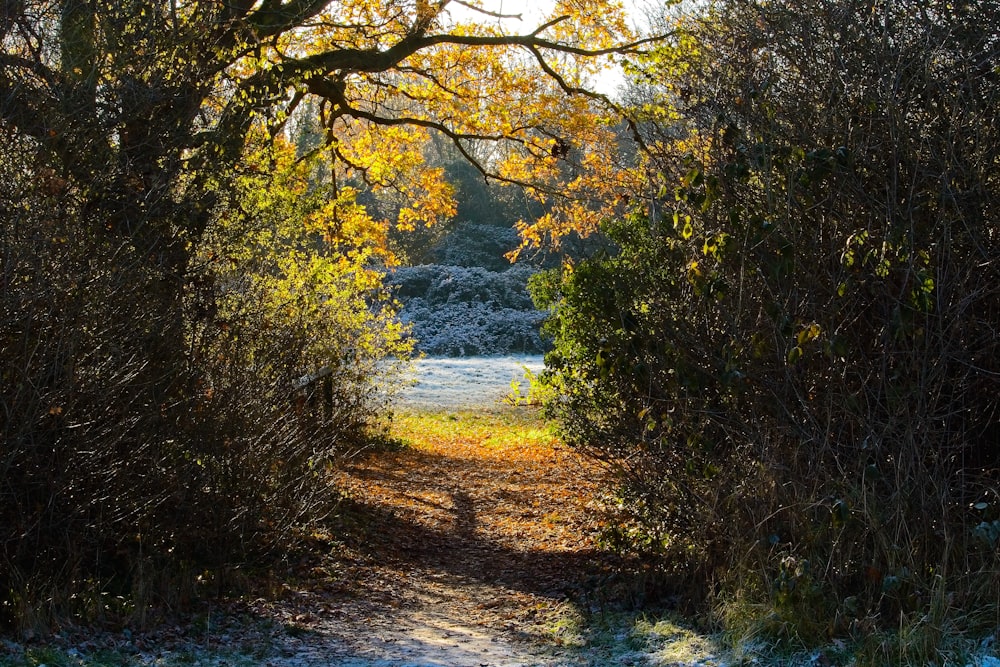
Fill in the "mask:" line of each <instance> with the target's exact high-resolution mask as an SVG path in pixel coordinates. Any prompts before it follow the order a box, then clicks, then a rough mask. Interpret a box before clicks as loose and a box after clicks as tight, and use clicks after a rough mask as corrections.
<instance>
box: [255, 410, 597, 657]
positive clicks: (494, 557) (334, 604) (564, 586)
mask: <svg viewBox="0 0 1000 667" xmlns="http://www.w3.org/2000/svg"><path fill="white" fill-rule="evenodd" d="M421 419H422V422H421V423H420V424H417V421H420V420H421ZM510 419H511V417H509V416H508V417H505V418H500V417H497V416H491V415H484V416H480V417H479V418H477V417H475V416H473V417H463V418H462V420H461V422H462V424H463V429H465V430H464V431H463V432H462V433H457V432H455V431H454V430H453V429H454V428H455V427H456V426H457V425H458V421H459V420H457V419H455V418H454V417H450V416H448V415H447V414H441V415H438V416H436V417H433V418H429V417H426V416H424V417H422V418H419V419H418V418H411V421H410V422H409V423H406V422H405V421H404V423H403V424H402V425H401V426H399V427H397V433H399V434H400V435H401V436H402V437H403V438H405V439H406V440H408V442H407V443H406V444H407V445H408V446H406V447H405V448H401V449H398V450H396V451H390V452H377V453H373V454H372V455H371V456H368V457H365V458H363V459H359V460H355V461H353V462H352V463H351V464H349V465H348V466H347V467H346V468H345V469H344V470H343V471H342V472H341V473H339V474H338V478H337V480H336V482H337V485H338V486H339V487H340V488H341V489H343V490H344V492H345V494H346V499H345V501H344V505H343V510H344V512H343V515H342V518H341V519H340V524H341V525H340V533H341V534H342V535H344V536H345V541H344V543H343V545H342V549H343V551H342V552H341V553H339V554H337V556H338V557H337V558H336V559H334V560H332V561H331V562H335V563H337V565H336V567H337V568H338V570H337V571H336V572H328V571H325V572H318V573H317V574H318V575H319V576H318V577H317V581H316V582H315V583H316V584H320V586H319V587H316V586H313V587H304V588H303V590H302V591H301V592H300V595H299V598H298V600H296V601H295V603H294V604H284V605H282V606H281V607H280V608H273V609H271V610H270V611H271V613H274V612H277V613H279V614H281V615H282V616H283V618H282V621H283V622H284V623H285V625H286V627H292V628H298V629H299V631H297V632H294V631H293V632H292V633H291V635H292V636H290V637H288V638H287V639H285V640H283V647H282V650H283V655H282V656H281V659H280V664H290V663H292V662H294V663H295V664H300V665H307V664H308V665H344V666H348V667H363V666H375V665H386V666H388V665H394V666H398V665H412V666H417V665H420V666H431V665H449V666H451V667H466V666H468V667H481V666H484V665H489V666H490V667H497V666H501V665H503V666H513V665H586V664H602V657H601V656H600V655H596V654H594V653H593V651H583V650H581V649H580V647H578V646H572V645H569V646H567V645H566V644H567V643H568V642H569V641H570V640H571V639H572V638H571V637H570V636H569V635H570V633H569V632H568V629H567V628H565V627H562V625H563V624H565V623H566V619H567V617H568V616H569V617H572V613H571V610H569V609H567V606H568V605H569V602H568V600H570V599H575V600H579V599H580V596H581V592H582V590H583V588H582V587H583V585H584V584H585V583H586V579H587V578H588V577H593V576H598V575H599V574H600V570H601V568H602V567H603V566H604V565H605V563H602V558H601V557H600V555H599V553H598V551H597V550H596V548H595V545H594V541H593V535H594V532H595V530H596V528H597V526H596V521H597V515H596V513H595V512H594V496H595V494H596V492H597V482H598V480H599V475H600V471H599V470H598V469H596V468H595V466H594V465H593V464H591V463H589V462H587V461H584V460H582V459H581V458H580V457H578V456H576V455H575V454H573V453H572V452H569V451H567V450H566V449H564V448H561V447H559V446H558V445H557V444H556V442H555V441H554V440H553V439H552V438H551V437H550V436H547V435H545V434H544V432H542V431H540V430H538V429H537V427H536V428H534V429H532V428H531V427H530V422H529V427H525V426H524V424H520V425H519V428H514V429H513V435H511V431H508V432H507V433H497V432H496V431H498V430H502V429H509V428H510V421H509V420H510ZM514 419H515V421H516V420H517V418H516V417H515V418H514ZM404 420H405V417H404ZM428 420H429V421H430V423H428ZM435 420H437V422H439V423H434V421H435ZM470 420H471V423H472V424H473V428H472V429H471V432H469V423H470ZM449 422H454V425H452V424H450V423H449ZM408 427H412V428H413V431H414V434H411V435H410V436H409V437H407V435H406V433H405V431H406V429H407V428H408ZM401 431H402V432H401ZM417 431H419V433H416V432H417ZM316 566H317V567H319V568H322V567H323V564H322V563H321V562H318V563H317V564H316ZM292 599H293V600H294V599H295V598H294V597H292ZM564 635H565V636H564ZM275 664H278V663H275Z"/></svg>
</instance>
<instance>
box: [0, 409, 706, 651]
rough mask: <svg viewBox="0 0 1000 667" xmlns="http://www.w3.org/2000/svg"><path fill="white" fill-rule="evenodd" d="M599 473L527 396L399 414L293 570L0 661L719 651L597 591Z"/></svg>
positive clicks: (360, 461) (342, 478)
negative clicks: (118, 628)
mask: <svg viewBox="0 0 1000 667" xmlns="http://www.w3.org/2000/svg"><path fill="white" fill-rule="evenodd" d="M601 475H602V471H601V470H600V469H599V468H598V467H596V466H595V465H594V464H593V463H592V462H589V461H587V460H584V459H583V458H581V457H580V456H578V455H576V454H575V453H573V452H571V451H569V450H567V449H566V448H564V447H563V446H561V445H560V444H559V443H558V441H557V440H556V439H555V438H554V437H552V436H551V435H550V434H549V433H548V432H547V431H546V430H545V428H544V427H543V425H542V424H541V422H540V421H539V420H538V419H537V417H536V416H535V415H534V414H533V413H531V412H530V411H528V410H525V409H520V408H506V409H502V410H492V411H480V412H462V413H454V412H426V411H422V412H410V413H402V414H400V415H397V418H396V420H395V425H394V427H393V431H392V434H391V438H390V444H389V445H387V446H386V447H383V448H380V449H379V450H375V451H371V452H369V453H367V454H365V455H362V456H359V457H355V458H353V459H352V460H350V461H349V462H347V463H346V464H345V465H343V466H342V467H340V469H339V472H337V474H336V478H335V479H334V480H333V482H334V488H336V489H339V490H340V491H341V492H342V493H343V496H344V497H343V501H342V502H341V505H340V511H339V512H338V514H337V517H336V519H335V522H334V524H333V525H331V526H330V530H329V534H325V535H316V536H315V541H314V543H309V544H303V545H302V549H301V550H300V551H299V554H298V555H296V557H295V558H296V560H295V561H294V562H292V563H291V564H290V571H291V572H293V573H294V576H293V577H292V578H291V579H290V581H292V582H294V583H289V582H282V583H281V584H280V585H279V586H277V589H276V590H275V594H274V595H272V596H269V597H268V598H267V599H266V600H265V599H263V598H262V599H258V600H256V601H245V602H241V603H238V604H236V605H231V606H223V607H219V608H216V609H215V611H214V612H213V611H211V610H209V611H208V612H207V613H206V614H204V615H202V617H201V619H200V621H199V622H198V623H196V624H195V625H194V626H193V627H192V626H191V624H190V623H187V624H184V623H181V624H178V625H177V626H175V627H169V626H168V627H165V628H163V629H161V630H159V631H157V632H153V633H148V634H143V635H139V634H136V635H135V636H133V635H131V634H129V633H128V632H125V633H124V634H121V633H118V634H114V635H109V636H104V637H96V636H91V637H87V638H83V637H81V636H79V635H77V636H75V637H74V636H66V637H65V639H64V641H63V642H62V644H61V646H60V648H59V650H57V651H53V650H50V651H49V652H47V653H46V652H45V651H40V650H38V649H31V648H30V646H29V647H28V648H26V647H25V646H19V645H14V644H10V643H8V646H7V647H6V648H7V651H6V653H7V655H8V656H11V657H8V658H6V659H5V658H4V657H3V654H4V652H5V651H4V650H3V649H4V647H3V646H0V665H2V666H6V665H12V666H17V667H20V666H22V665H40V664H46V665H47V666H48V667H52V666H53V665H66V666H67V667H69V666H70V665H73V666H76V665H83V666H85V667H97V666H98V665H101V666H102V667H103V666H104V665H108V666H110V665H164V666H170V667H173V666H175V665H218V666H221V665H229V666H245V667H249V666H250V665H253V666H257V667H262V666H265V665H268V666H274V667H278V666H285V665H287V666H290V667H306V666H317V667H318V666H324V667H325V666H341V667H390V666H392V667H435V666H442V667H445V666H447V667H486V666H489V667H514V666H528V665H538V666H546V667H550V666H556V665H565V666H584V665H586V666H598V665H650V664H651V665H682V664H683V665H705V666H708V665H719V664H722V662H721V661H720V660H718V659H716V658H715V657H713V656H714V654H715V648H716V647H715V646H713V645H712V644H711V642H709V641H708V640H707V639H705V638H702V637H699V636H697V635H695V634H693V633H690V632H688V631H685V630H682V629H681V628H677V627H676V626H673V625H669V624H668V625H667V626H663V625H662V624H661V625H659V626H657V627H655V628H654V627H653V626H652V625H649V624H647V627H646V628H645V630H644V631H643V632H641V633H637V632H636V631H635V629H636V627H637V625H636V620H637V616H636V615H635V614H631V615H628V614H625V615H622V614H621V613H620V612H611V611H609V610H610V609H612V605H609V604H606V602H607V601H606V600H602V599H598V598H596V597H594V594H593V592H592V591H595V590H605V589H606V588H605V587H602V586H598V585H596V584H600V583H602V582H604V581H605V579H606V577H607V575H608V573H609V572H611V571H612V570H613V569H614V567H615V563H614V560H613V559H612V558H611V557H610V556H609V555H607V554H605V553H602V552H601V551H600V549H598V546H597V540H596V535H597V533H598V531H599V529H600V521H601V519H600V516H601V514H600V512H599V511H598V510H599V508H598V503H597V502H596V497H597V493H598V488H599V486H600V484H599V482H600V479H601ZM247 619H251V620H249V621H248V620H247ZM664 627H666V629H664ZM32 651H34V652H32ZM100 656H108V657H107V659H103V658H101V657H100Z"/></svg>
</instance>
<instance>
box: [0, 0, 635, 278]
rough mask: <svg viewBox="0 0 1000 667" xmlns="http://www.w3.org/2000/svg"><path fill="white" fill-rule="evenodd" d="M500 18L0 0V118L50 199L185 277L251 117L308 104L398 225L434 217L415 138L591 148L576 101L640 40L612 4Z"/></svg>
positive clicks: (329, 6)
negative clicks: (515, 20)
mask: <svg viewBox="0 0 1000 667" xmlns="http://www.w3.org/2000/svg"><path fill="white" fill-rule="evenodd" d="M453 9H459V10H461V11H462V12H464V13H465V14H467V15H470V16H472V17H473V19H474V20H473V21H471V22H462V21H459V20H456V18H455V16H454V15H453V14H452V11H453ZM507 23H509V22H507ZM507 23H505V22H504V20H503V19H502V17H501V15H500V14H498V13H496V12H492V11H489V8H488V7H486V6H484V3H480V2H468V3H467V2H457V1H454V0H441V1H439V2H427V1H425V0H416V1H415V2H408V1H406V0H351V1H348V2H329V1H320V0H286V1H284V2H281V1H276V0H258V1H256V2H251V1H239V2H236V1H233V2H215V1H213V2H206V1H200V0H199V1H193V2H183V1H181V0H171V1H170V2H137V1H132V2H110V1H104V0H63V1H61V2H53V1H47V0H42V1H36V2H31V1H27V2H6V3H4V4H3V6H2V8H0V35H2V39H3V52H2V55H0V117H2V120H3V124H4V125H5V126H6V130H7V132H9V133H12V134H15V135H19V136H22V137H27V138H29V140H30V141H29V143H30V144H31V145H32V146H33V147H34V149H35V150H37V151H38V154H39V160H38V162H37V164H38V165H42V164H44V167H39V168H40V169H41V170H42V171H40V172H39V174H38V175H39V177H42V178H46V179H49V180H50V181H52V187H53V188H54V189H55V191H58V192H60V194H65V195H73V196H75V197H76V198H78V200H79V201H80V203H81V205H82V211H83V212H84V213H85V214H87V215H86V217H88V218H91V219H92V220H93V221H95V222H96V224H98V225H99V226H104V227H107V228H109V229H111V230H113V231H115V232H118V233H124V234H125V235H127V236H128V237H130V238H131V239H132V240H133V242H134V243H135V244H136V245H137V247H139V248H140V249H141V251H142V252H146V251H149V250H153V249H155V250H156V251H157V254H158V255H159V256H160V257H161V258H162V259H164V260H166V263H165V265H164V266H165V268H167V270H168V271H170V272H180V271H183V266H184V263H185V254H186V253H184V252H183V251H182V248H183V247H184V245H185V244H188V243H190V242H191V241H193V240H196V239H197V238H199V237H200V235H201V234H202V233H203V231H204V228H205V225H206V224H207V221H208V220H209V218H210V215H211V213H210V212H211V209H212V204H213V198H212V197H211V196H210V194H209V192H210V191H211V190H212V189H213V187H214V186H215V185H216V184H217V183H216V181H217V179H218V177H219V174H220V172H222V171H224V170H225V169H226V168H227V167H228V166H230V165H233V164H235V163H236V162H237V161H238V159H239V157H240V155H241V152H242V149H243V146H244V143H245V141H246V138H247V135H248V132H249V130H250V128H251V127H252V126H253V125H254V124H255V123H258V122H260V123H264V124H266V126H267V127H268V128H269V129H270V131H271V132H272V133H273V132H276V131H278V130H279V129H280V128H281V127H282V126H283V125H284V124H285V123H286V122H287V120H288V119H289V117H290V116H291V115H292V114H293V113H294V112H295V111H296V109H297V108H299V107H300V105H301V103H302V101H303V100H306V99H309V98H315V99H316V100H318V101H319V104H318V110H319V113H320V116H321V118H322V122H323V125H324V127H325V128H326V137H325V139H326V145H328V146H332V147H333V150H334V153H335V155H336V157H337V162H338V163H339V167H340V168H341V170H347V171H352V172H354V173H355V175H358V174H363V175H364V176H365V177H366V178H367V180H368V181H369V183H371V184H373V185H374V186H377V187H395V188H398V189H401V190H403V191H404V193H406V194H408V195H409V197H410V199H411V201H412V202H413V204H412V205H411V207H409V208H408V209H406V210H405V211H404V213H403V214H402V216H401V219H400V222H401V223H402V224H404V225H406V224H414V223H416V222H430V221H432V220H433V219H434V218H435V217H437V216H439V215H440V214H441V213H442V212H443V209H442V208H441V205H440V204H439V203H438V202H439V200H440V199H441V197H442V196H443V195H444V194H445V189H444V188H443V187H442V183H441V174H440V173H436V172H429V173H427V172H423V173H422V172H420V170H419V166H420V159H419V149H418V147H419V145H420V143H421V141H422V139H423V138H424V137H425V135H426V133H427V132H429V131H437V132H440V133H442V134H444V135H446V136H447V137H449V138H450V139H451V140H453V141H454V142H455V144H456V145H458V146H459V149H460V150H461V152H462V153H463V154H465V156H466V157H468V158H469V159H471V160H473V161H474V162H475V163H476V164H477V165H478V166H479V168H480V169H481V170H482V171H483V173H484V174H491V175H494V176H496V177H499V178H503V179H507V180H510V181H516V182H519V183H523V184H534V185H541V184H542V183H544V182H545V181H546V180H550V179H551V178H552V177H553V176H555V175H557V174H558V173H559V172H560V169H562V171H565V169H564V165H561V164H560V161H559V160H558V158H565V157H566V156H565V151H563V150H562V147H564V146H570V145H582V144H583V143H584V142H587V141H597V139H598V136H597V134H595V133H596V131H597V129H596V128H597V126H598V124H597V123H595V120H601V118H600V114H599V113H598V110H597V109H596V108H595V107H594V105H593V102H594V100H595V99H599V97H600V96H594V95H587V94H583V95H580V94H575V93H583V92H584V91H583V87H582V86H583V84H584V83H585V80H586V76H587V75H588V74H590V73H593V72H594V71H595V68H596V67H598V66H599V61H600V59H601V57H603V56H608V55H610V54H614V53H622V52H627V51H630V50H633V49H635V48H636V47H637V46H638V45H639V43H638V42H635V41H632V36H631V35H630V32H629V30H628V29H627V27H626V25H625V22H624V20H623V17H622V13H621V11H620V7H619V6H618V5H617V3H614V2H600V3H593V2H586V3H584V2H578V1H575V2H566V1H563V2H560V3H557V5H556V7H555V8H554V12H553V14H552V18H551V19H550V20H548V21H546V22H544V23H543V24H542V25H540V26H536V27H534V28H533V29H531V30H530V31H526V32H524V33H523V34H512V33H509V32H507V30H506V28H505V26H506V25H507ZM605 120H606V119H605ZM482 140H488V141H490V142H493V143H494V144H498V145H501V146H503V148H502V149H501V150H500V151H492V152H490V151H487V150H485V149H483V148H482V147H481V146H477V144H479V143H480V142H481V141H482ZM553 146H557V147H559V150H553ZM562 175H563V177H564V179H563V180H564V181H565V180H567V179H565V174H562ZM577 176H578V174H577ZM568 180H572V179H568Z"/></svg>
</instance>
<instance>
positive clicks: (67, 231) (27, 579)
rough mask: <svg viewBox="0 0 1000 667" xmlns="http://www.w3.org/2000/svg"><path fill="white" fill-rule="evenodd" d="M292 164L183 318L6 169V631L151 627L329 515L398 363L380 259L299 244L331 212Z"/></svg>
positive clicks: (125, 257)
mask: <svg viewBox="0 0 1000 667" xmlns="http://www.w3.org/2000/svg"><path fill="white" fill-rule="evenodd" d="M291 157H293V156H290V155H289V154H288V151H287V149H285V150H284V152H282V150H281V149H280V148H279V150H278V152H277V154H276V155H270V154H266V153H265V154H259V155H253V156H248V157H247V160H246V164H247V166H248V167H250V169H248V171H247V174H248V175H247V176H244V177H239V178H234V179H233V180H232V181H231V186H232V187H231V189H229V190H227V191H225V192H224V193H223V194H225V195H226V198H227V199H226V200H227V203H224V204H220V214H219V216H218V217H217V218H215V221H214V222H213V224H211V225H209V227H208V229H207V230H206V234H205V237H204V239H203V241H202V243H200V244H199V246H198V247H197V248H195V249H194V251H193V253H192V254H193V256H194V257H195V258H196V259H195V260H194V261H193V262H192V267H191V270H190V272H189V274H188V276H187V279H186V282H185V286H184V290H183V291H181V292H180V294H182V296H183V298H182V299H180V300H178V301H177V302H174V303H171V302H165V301H164V300H159V299H155V298H152V297H150V295H151V294H153V295H155V293H156V292H155V289H156V285H157V281H159V280H163V274H162V273H161V272H160V268H161V267H159V266H158V265H156V264H155V263H153V264H150V262H149V258H148V257H146V256H142V255H140V254H139V253H138V252H136V250H135V248H134V247H130V246H129V245H127V244H122V243H119V244H115V243H113V242H112V241H111V240H109V238H108V237H107V236H104V235H100V234H93V233H91V232H90V229H91V228H90V226H89V225H90V223H91V222H92V221H91V220H88V219H87V217H86V211H85V210H83V209H81V208H80V207H77V206H76V199H75V197H74V190H75V187H74V186H73V184H71V183H70V184H67V183H65V182H60V183H59V184H58V185H59V186H60V187H62V188H63V191H62V192H60V193H59V194H60V196H59V197H58V198H55V197H53V196H52V194H51V192H50V188H51V187H53V186H52V183H51V181H38V180H35V181H34V182H32V178H31V173H32V167H28V166H25V165H24V164H22V163H21V162H19V153H18V151H17V150H16V148H15V149H14V150H10V149H6V152H5V154H4V155H3V159H0V165H2V167H0V168H3V169H9V170H10V171H9V173H5V174H4V176H5V178H4V179H3V183H2V184H0V188H2V191H0V201H2V206H3V207H4V209H5V213H6V215H4V216H3V217H2V219H0V225H2V234H0V239H2V241H0V243H2V245H0V253H2V265H0V287H2V289H0V315H2V316H0V378H2V382H0V441H2V443H3V445H2V449H0V479H2V485H0V624H6V623H14V622H16V623H19V624H21V625H22V626H23V627H27V628H30V627H31V626H32V625H34V624H39V625H41V624H44V623H48V622H51V621H52V619H53V616H55V617H58V616H64V615H70V614H73V615H79V617H81V618H85V619H88V620H91V619H95V618H100V617H104V616H111V617H118V618H121V617H123V616H125V617H128V616H131V618H132V620H133V621H141V618H142V614H143V612H144V611H145V609H146V605H147V604H148V603H150V602H153V601H156V600H160V601H166V602H168V603H171V604H183V603H184V601H185V600H186V599H190V597H191V595H192V594H194V592H195V589H196V587H197V584H196V582H197V581H201V582H202V585H204V584H205V583H206V582H211V581H213V579H214V580H216V581H219V579H216V577H217V576H218V575H220V574H222V573H224V572H225V571H226V570H231V569H233V568H238V567H239V566H241V565H246V564H247V563H248V562H252V561H254V560H256V559H257V558H259V557H261V556H263V555H271V554H276V553H278V552H279V551H280V549H281V548H282V547H284V546H286V545H287V544H288V543H289V540H290V538H291V537H292V536H293V535H295V534H296V531H298V530H301V529H302V528H303V527H304V526H306V525H307V524H308V523H309V522H312V521H316V520H318V519H321V518H322V516H323V513H324V512H325V511H327V510H328V509H329V505H330V502H331V494H330V492H329V487H328V485H327V483H326V480H325V479H324V465H325V464H326V463H328V462H329V461H331V460H332V459H333V457H335V456H337V455H338V454H339V453H341V452H344V451H345V450H347V449H349V448H351V447H353V446H357V445H358V444H359V443H360V442H361V439H362V438H363V437H364V428H365V426H366V425H367V424H368V423H369V422H370V420H371V419H372V418H373V416H374V415H375V414H376V413H377V412H378V411H379V410H380V409H381V407H382V406H381V403H380V401H382V400H383V399H381V398H379V396H380V394H379V392H377V391H376V386H375V384H376V382H377V379H378V376H379V373H380V372H381V371H380V369H384V368H385V367H384V365H383V364H382V363H381V361H380V360H382V359H383V358H385V357H386V356H387V355H393V354H395V353H400V352H403V351H405V346H404V345H402V344H401V339H400V336H401V333H402V332H401V329H400V328H399V327H398V326H397V325H395V324H393V312H392V311H391V309H387V308H385V307H384V306H378V307H372V306H371V305H370V304H371V303H377V304H385V303H387V300H386V299H385V297H384V295H383V294H382V293H381V287H380V281H381V278H380V274H379V273H378V272H376V271H375V270H373V269H371V268H367V265H368V264H370V263H371V253H372V248H371V246H370V242H371V240H370V239H369V240H368V241H364V240H363V239H357V243H354V244H351V247H347V245H348V244H343V245H341V246H339V247H336V248H333V250H334V251H335V252H331V251H330V250H331V246H330V244H328V243H325V242H323V239H322V237H321V236H320V235H319V234H318V233H316V232H315V231H310V230H309V229H308V228H306V227H304V226H303V220H304V219H316V218H317V216H318V214H319V212H320V211H321V210H322V207H323V206H324V202H325V201H326V195H325V193H324V192H323V191H322V188H315V189H313V191H312V192H311V193H308V187H307V186H308V172H309V165H308V164H307V163H304V164H300V165H296V164H294V163H293V162H292V160H291ZM265 164H266V165H267V167H268V169H266V170H265V169H263V168H261V167H262V166H263V165H265ZM264 172H268V173H270V174H272V175H270V176H263V175H260V174H262V173H264ZM140 297H148V298H140ZM170 331H172V332H174V334H175V336H176V338H174V339H173V340H169V339H167V340H164V338H163V337H162V336H161V334H162V333H163V332H170ZM150 340H153V341H157V342H160V343H161V344H162V345H164V346H166V345H167V343H171V345H170V346H169V349H168V348H166V347H163V348H160V347H155V348H154V347H151V346H150ZM157 351H158V353H157V354H153V353H154V352H157ZM323 367H329V368H330V369H331V371H332V373H331V374H330V375H329V376H328V378H327V379H324V380H320V381H318V382H316V383H313V384H311V385H309V386H306V387H304V388H302V389H299V390H296V389H295V388H294V387H295V385H294V384H293V383H294V382H295V380H296V379H298V378H300V377H301V376H302V375H304V374H307V373H315V372H316V371H318V370H320V369H321V368H323ZM109 603H111V604H109ZM113 605H117V608H114V609H110V608H109V606H113Z"/></svg>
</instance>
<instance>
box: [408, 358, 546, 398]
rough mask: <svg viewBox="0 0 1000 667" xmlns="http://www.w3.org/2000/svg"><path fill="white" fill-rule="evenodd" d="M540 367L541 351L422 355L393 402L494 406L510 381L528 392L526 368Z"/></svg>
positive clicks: (534, 370) (509, 384)
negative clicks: (504, 354)
mask: <svg viewBox="0 0 1000 667" xmlns="http://www.w3.org/2000/svg"><path fill="white" fill-rule="evenodd" d="M543 367H544V363H543V358H542V355H508V356H503V357H458V358H455V357H425V358H424V359H421V360H419V361H416V362H414V364H413V370H412V371H410V372H409V373H407V374H406V375H404V380H403V381H404V382H405V383H406V387H405V388H404V389H402V390H401V391H400V392H399V395H398V396H397V397H396V399H395V401H394V402H395V403H396V405H398V406H400V407H423V408H444V409H458V408H476V407H493V406H496V405H497V404H498V403H499V402H500V401H502V400H503V398H504V396H506V395H508V394H510V393H511V382H512V381H516V382H520V383H521V392H522V394H524V393H527V390H528V381H527V378H526V377H525V368H527V369H528V370H530V371H531V372H532V373H538V372H540V371H541V370H542V368H543Z"/></svg>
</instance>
